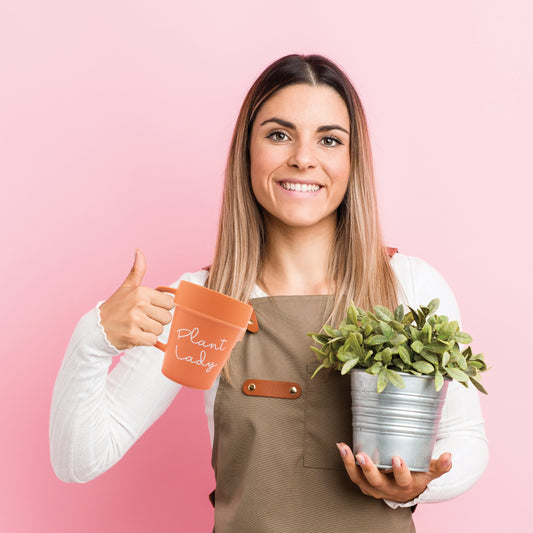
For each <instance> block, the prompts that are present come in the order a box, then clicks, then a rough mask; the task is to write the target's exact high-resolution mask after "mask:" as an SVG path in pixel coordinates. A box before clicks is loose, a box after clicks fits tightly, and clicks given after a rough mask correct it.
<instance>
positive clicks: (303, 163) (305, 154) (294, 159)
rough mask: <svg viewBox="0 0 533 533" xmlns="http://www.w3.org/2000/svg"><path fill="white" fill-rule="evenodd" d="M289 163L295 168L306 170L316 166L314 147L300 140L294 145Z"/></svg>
mask: <svg viewBox="0 0 533 533" xmlns="http://www.w3.org/2000/svg"><path fill="white" fill-rule="evenodd" d="M287 164H288V165H289V166H290V167H293V168H299V169H301V170H304V169H306V168H314V167H315V166H316V159H315V155H314V153H313V149H312V147H311V146H310V145H309V143H306V142H303V141H300V142H297V143H295V144H294V145H293V149H292V152H291V154H290V156H289V159H288V160H287Z"/></svg>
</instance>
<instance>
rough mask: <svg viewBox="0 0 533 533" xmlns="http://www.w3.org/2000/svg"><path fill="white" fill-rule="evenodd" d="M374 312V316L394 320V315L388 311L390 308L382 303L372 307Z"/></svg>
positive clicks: (387, 320) (386, 320)
mask: <svg viewBox="0 0 533 533" xmlns="http://www.w3.org/2000/svg"><path fill="white" fill-rule="evenodd" d="M374 313H375V314H376V316H377V317H378V318H379V319H380V320H383V321H385V322H390V321H391V320H394V315H393V314H392V312H391V311H390V309H387V308H386V307H384V306H383V305H376V306H375V307H374Z"/></svg>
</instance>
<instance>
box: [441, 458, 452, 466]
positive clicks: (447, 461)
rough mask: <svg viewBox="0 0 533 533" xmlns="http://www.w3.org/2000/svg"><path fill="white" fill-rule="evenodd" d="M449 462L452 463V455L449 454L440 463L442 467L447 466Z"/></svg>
mask: <svg viewBox="0 0 533 533" xmlns="http://www.w3.org/2000/svg"><path fill="white" fill-rule="evenodd" d="M451 464H452V456H451V455H449V456H448V459H446V460H445V461H444V463H443V464H442V466H443V467H444V468H448V467H449V466H450V465H451Z"/></svg>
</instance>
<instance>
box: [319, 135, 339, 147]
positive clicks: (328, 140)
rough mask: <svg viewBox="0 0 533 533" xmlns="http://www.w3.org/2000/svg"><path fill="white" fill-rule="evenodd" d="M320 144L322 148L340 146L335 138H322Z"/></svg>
mask: <svg viewBox="0 0 533 533" xmlns="http://www.w3.org/2000/svg"><path fill="white" fill-rule="evenodd" d="M321 142H322V144H323V145H324V146H337V144H342V142H341V140H340V139H337V137H329V136H328V137H323V138H322V139H321Z"/></svg>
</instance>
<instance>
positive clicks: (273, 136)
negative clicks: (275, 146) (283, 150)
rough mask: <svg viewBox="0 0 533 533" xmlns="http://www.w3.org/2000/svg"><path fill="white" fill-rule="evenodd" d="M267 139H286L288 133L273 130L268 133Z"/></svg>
mask: <svg viewBox="0 0 533 533" xmlns="http://www.w3.org/2000/svg"><path fill="white" fill-rule="evenodd" d="M267 139H272V140H273V141H280V142H281V141H286V140H287V139H288V135H287V134H286V133H285V132H284V131H273V132H272V133H270V134H268V135H267Z"/></svg>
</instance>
